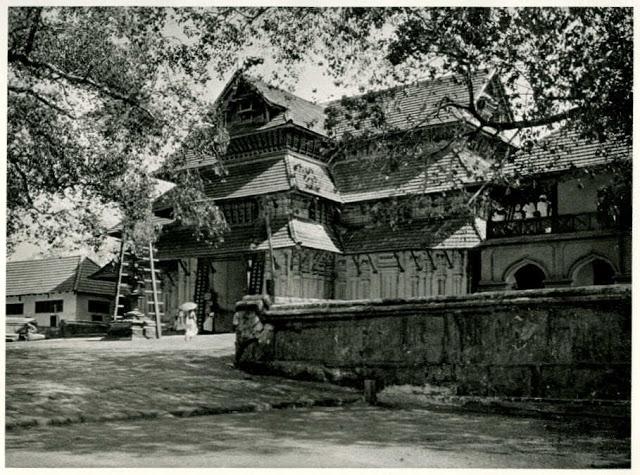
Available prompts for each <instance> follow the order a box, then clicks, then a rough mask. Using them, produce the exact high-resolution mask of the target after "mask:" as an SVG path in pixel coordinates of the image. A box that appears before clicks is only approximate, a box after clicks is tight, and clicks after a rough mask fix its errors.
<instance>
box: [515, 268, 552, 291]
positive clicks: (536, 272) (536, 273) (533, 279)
mask: <svg viewBox="0 0 640 475" xmlns="http://www.w3.org/2000/svg"><path fill="white" fill-rule="evenodd" d="M514 278H515V280H516V284H515V288H516V289H518V290H526V289H542V288H543V287H544V279H545V275H544V272H543V271H542V269H540V267H538V266H536V265H534V264H527V265H525V266H523V267H521V268H520V269H518V271H517V272H516V273H515V274H514Z"/></svg>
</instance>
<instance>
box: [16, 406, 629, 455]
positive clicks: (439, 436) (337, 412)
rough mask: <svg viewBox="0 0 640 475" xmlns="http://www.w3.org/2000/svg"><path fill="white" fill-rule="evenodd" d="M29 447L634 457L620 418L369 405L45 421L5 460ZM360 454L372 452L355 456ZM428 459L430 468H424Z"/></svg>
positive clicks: (20, 436) (75, 451)
mask: <svg viewBox="0 0 640 475" xmlns="http://www.w3.org/2000/svg"><path fill="white" fill-rule="evenodd" d="M24 449H28V450H30V451H35V452H41V453H47V452H49V453H57V452H64V453H66V454H67V455H70V456H80V459H82V457H83V456H85V457H89V460H94V464H95V466H102V465H112V464H113V460H109V461H107V460H106V459H105V460H103V463H101V461H100V457H103V458H110V457H111V455H109V454H118V457H119V460H124V461H127V460H128V461H133V460H138V459H140V458H142V459H144V458H145V457H147V460H150V459H149V457H150V458H151V459H153V458H155V457H159V459H158V460H166V461H168V462H166V463H167V464H169V465H172V462H171V461H174V462H175V463H176V464H180V460H185V459H184V457H187V460H191V461H197V460H201V464H199V465H197V466H228V465H238V464H235V463H233V462H232V461H233V460H234V458H233V457H234V456H240V457H242V456H244V458H241V459H240V460H244V461H245V462H246V463H247V464H248V465H246V466H256V464H259V463H260V461H263V463H264V465H260V466H283V465H287V466H318V467H324V466H450V467H474V466H476V467H530V468H537V467H540V468H542V467H546V468H551V467H553V468H589V467H625V466H627V467H628V466H629V463H630V439H629V437H628V433H627V431H620V430H619V429H618V428H617V427H616V424H615V423H612V422H602V421H600V422H598V421H596V420H588V419H584V420H572V421H566V420H564V421H548V420H546V421H545V420H540V419H530V418H517V417H508V416H496V415H482V414H479V415H472V414H447V413H436V412H432V411H428V410H422V409H412V410H397V409H396V410H390V409H381V408H372V407H367V406H352V407H348V408H331V409H329V408H321V409H320V408H318V409H298V410H291V409H287V410H274V411H269V412H263V413H253V414H229V415H220V416H205V417H194V418H189V419H173V418H162V419H157V420H143V421H131V422H122V423H116V422H113V423H106V424H82V430H81V431H78V430H77V429H74V428H73V427H72V426H69V427H43V428H37V429H33V430H29V431H16V433H9V434H8V435H7V460H9V461H11V459H12V453H13V452H14V451H17V452H19V451H20V450H24ZM403 453H404V454H405V455H402V454H403ZM96 454H98V455H97V458H94V457H96ZM100 454H102V455H100ZM292 454H295V456H294V455H292ZM305 454H307V455H308V457H306V458H305ZM319 454H324V455H323V456H319ZM367 454H368V455H367ZM385 454H386V455H385ZM434 454H435V455H434ZM292 457H293V459H292ZM354 457H356V458H358V457H364V458H363V460H355V461H354V460H353V458H354ZM376 457H383V459H376ZM389 457H391V458H393V457H395V459H394V460H390V459H388V458H389ZM269 460H272V463H273V464H274V465H271V464H270V463H269ZM287 461H291V462H294V464H293V465H289V464H288V463H287ZM429 461H431V465H423V464H429V463H430V462H429ZM295 462H297V463H295ZM340 462H342V463H340ZM354 462H355V463H354ZM123 463H125V462H123ZM183 463H184V462H183ZM252 463H253V464H252ZM89 465H91V464H89ZM240 465H242V464H240ZM16 466H25V465H16ZM121 466H128V465H127V463H125V464H124V465H121Z"/></svg>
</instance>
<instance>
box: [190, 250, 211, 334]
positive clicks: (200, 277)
mask: <svg viewBox="0 0 640 475" xmlns="http://www.w3.org/2000/svg"><path fill="white" fill-rule="evenodd" d="M209 267H210V262H209V260H208V259H205V258H200V259H198V266H197V268H196V286H195V289H194V292H193V301H194V302H195V303H197V304H198V309H197V311H196V312H197V315H196V316H197V319H198V320H197V321H198V328H199V329H200V330H202V329H203V327H204V320H205V318H207V316H206V315H205V310H206V309H205V298H204V296H205V294H206V293H207V292H208V291H209Z"/></svg>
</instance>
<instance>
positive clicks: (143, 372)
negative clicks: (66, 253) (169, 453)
mask: <svg viewBox="0 0 640 475" xmlns="http://www.w3.org/2000/svg"><path fill="white" fill-rule="evenodd" d="M54 344H55V345H56V346H51V347H45V346H36V345H34V346H22V347H20V346H14V347H12V348H7V358H6V401H7V404H6V421H7V423H8V424H9V423H11V422H12V421H20V420H25V419H29V418H41V419H47V418H54V417H58V418H65V417H67V418H78V417H79V416H83V415H88V416H91V417H101V416H104V417H107V418H115V417H112V416H115V415H117V414H122V413H123V412H127V411H136V410H155V411H173V410H176V409H179V408H184V407H197V406H220V407H228V406H234V407H235V406H239V405H243V404H254V403H257V404H260V403H269V404H273V403H277V402H282V401H296V400H299V399H301V398H303V399H304V398H320V399H324V398H331V397H344V396H345V395H353V391H352V390H349V389H347V388H340V387H335V386H331V385H328V384H321V383H313V382H299V381H292V380H287V379H284V378H276V377H268V376H249V375H247V374H246V373H243V372H242V371H240V370H238V369H236V368H234V367H233V356H232V355H233V338H230V337H229V336H228V335H220V336H218V335H216V336H214V337H210V338H209V337H203V336H201V337H199V340H198V341H197V342H196V343H188V344H185V342H184V341H182V340H180V339H179V337H178V338H173V339H171V338H167V339H164V340H163V341H159V342H157V343H155V344H154V343H153V342H148V341H141V342H130V341H129V342H101V341H75V342H74V341H62V342H54V343H52V345H54Z"/></svg>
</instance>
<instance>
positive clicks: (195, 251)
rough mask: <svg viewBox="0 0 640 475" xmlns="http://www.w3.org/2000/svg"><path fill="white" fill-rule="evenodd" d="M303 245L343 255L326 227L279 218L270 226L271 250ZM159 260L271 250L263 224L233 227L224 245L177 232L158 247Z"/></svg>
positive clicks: (185, 231) (185, 230)
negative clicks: (206, 241)
mask: <svg viewBox="0 0 640 475" xmlns="http://www.w3.org/2000/svg"><path fill="white" fill-rule="evenodd" d="M296 245H300V246H302V247H308V248H311V249H319V250H324V251H329V252H336V253H337V252H340V249H339V247H338V244H337V239H336V237H335V235H334V234H333V232H332V231H331V229H330V228H329V227H328V226H326V225H323V224H320V223H315V222H310V221H305V220H300V219H295V218H292V219H289V218H287V217H279V218H277V219H275V220H273V221H272V222H271V246H272V247H273V248H274V249H279V248H285V247H293V246H296ZM157 247H158V257H159V258H160V259H170V258H174V259H175V258H184V257H199V256H215V255H228V254H239V253H242V252H252V251H266V250H268V249H269V241H268V238H267V231H266V227H265V225H264V223H263V222H261V221H260V222H256V223H254V224H252V225H245V226H233V227H231V229H230V230H229V231H227V232H226V233H224V235H223V241H222V242H220V243H217V244H215V245H214V244H207V243H205V242H203V241H198V240H197V239H196V238H195V236H194V233H193V231H192V230H191V229H188V228H176V229H171V230H168V231H167V232H165V233H163V234H162V236H161V237H160V240H159V241H158V244H157Z"/></svg>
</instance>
